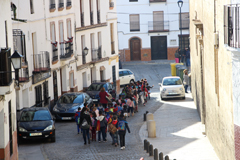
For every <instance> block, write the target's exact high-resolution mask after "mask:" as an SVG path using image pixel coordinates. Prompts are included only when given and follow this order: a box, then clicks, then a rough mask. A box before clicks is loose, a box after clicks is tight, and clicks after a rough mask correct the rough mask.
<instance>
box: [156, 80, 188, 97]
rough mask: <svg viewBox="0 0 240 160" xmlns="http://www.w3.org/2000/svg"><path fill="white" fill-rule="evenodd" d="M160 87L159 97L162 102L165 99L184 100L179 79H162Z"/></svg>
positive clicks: (183, 91) (183, 92) (182, 88)
mask: <svg viewBox="0 0 240 160" xmlns="http://www.w3.org/2000/svg"><path fill="white" fill-rule="evenodd" d="M159 85H160V97H161V99H162V100H164V99H167V98H182V99H185V89H184V86H183V83H182V80H181V78H180V77H177V76H171V77H164V78H163V80H162V83H159Z"/></svg>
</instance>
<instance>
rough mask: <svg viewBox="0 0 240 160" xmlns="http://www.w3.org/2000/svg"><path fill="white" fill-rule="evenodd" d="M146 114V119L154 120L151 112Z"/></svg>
mask: <svg viewBox="0 0 240 160" xmlns="http://www.w3.org/2000/svg"><path fill="white" fill-rule="evenodd" d="M146 116H147V121H149V120H154V118H153V114H152V113H148V114H147V115H146Z"/></svg>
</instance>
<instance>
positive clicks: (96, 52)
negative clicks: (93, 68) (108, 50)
mask: <svg viewBox="0 0 240 160" xmlns="http://www.w3.org/2000/svg"><path fill="white" fill-rule="evenodd" d="M100 59H102V46H99V47H98V48H92V61H93V62H95V61H98V60H100Z"/></svg>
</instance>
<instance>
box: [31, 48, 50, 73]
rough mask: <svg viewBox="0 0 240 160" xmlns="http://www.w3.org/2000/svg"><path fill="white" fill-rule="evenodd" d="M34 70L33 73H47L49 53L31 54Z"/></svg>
mask: <svg viewBox="0 0 240 160" xmlns="http://www.w3.org/2000/svg"><path fill="white" fill-rule="evenodd" d="M33 62H34V70H33V72H44V71H49V70H50V69H51V68H50V61H49V52H47V51H42V52H41V53H40V54H33Z"/></svg>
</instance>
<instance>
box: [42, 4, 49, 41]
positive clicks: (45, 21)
mask: <svg viewBox="0 0 240 160" xmlns="http://www.w3.org/2000/svg"><path fill="white" fill-rule="evenodd" d="M43 8H44V23H45V37H46V40H48V39H47V20H46V8H45V0H43Z"/></svg>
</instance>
